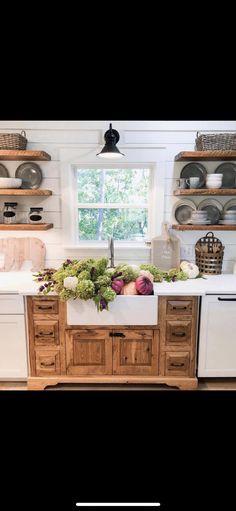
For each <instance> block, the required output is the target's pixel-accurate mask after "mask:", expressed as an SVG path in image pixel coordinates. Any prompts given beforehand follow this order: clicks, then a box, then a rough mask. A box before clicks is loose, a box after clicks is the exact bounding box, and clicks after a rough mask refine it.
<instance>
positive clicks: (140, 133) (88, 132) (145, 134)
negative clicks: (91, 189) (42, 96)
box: [0, 121, 236, 273]
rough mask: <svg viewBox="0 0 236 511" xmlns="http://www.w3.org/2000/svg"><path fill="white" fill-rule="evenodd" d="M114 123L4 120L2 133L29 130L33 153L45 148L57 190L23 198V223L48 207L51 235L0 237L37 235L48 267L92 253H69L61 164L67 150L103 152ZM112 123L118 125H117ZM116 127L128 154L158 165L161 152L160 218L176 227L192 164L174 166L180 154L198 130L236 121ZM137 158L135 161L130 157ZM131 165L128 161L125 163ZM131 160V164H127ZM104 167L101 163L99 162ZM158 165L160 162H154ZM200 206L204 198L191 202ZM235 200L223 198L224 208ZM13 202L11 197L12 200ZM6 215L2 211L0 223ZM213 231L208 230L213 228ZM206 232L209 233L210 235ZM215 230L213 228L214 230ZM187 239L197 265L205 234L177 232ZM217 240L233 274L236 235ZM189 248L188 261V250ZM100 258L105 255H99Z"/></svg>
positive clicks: (47, 175)
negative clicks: (182, 179) (179, 186)
mask: <svg viewBox="0 0 236 511" xmlns="http://www.w3.org/2000/svg"><path fill="white" fill-rule="evenodd" d="M109 122H110V121H107V122H106V121H0V132H19V131H20V130H22V129H24V130H25V131H26V134H27V139H28V145H27V149H42V150H44V151H47V152H48V153H49V154H50V155H51V161H49V162H38V163H39V165H40V167H41V169H42V173H43V182H42V184H41V186H42V188H48V189H50V190H52V191H53V195H52V196H51V197H45V198H41V197H32V198H30V197H17V202H18V208H17V209H18V215H19V216H18V218H19V221H24V219H25V218H26V215H27V213H28V210H29V208H30V206H34V205H35V206H36V205H38V206H43V208H44V218H45V221H46V222H52V223H53V224H54V229H52V230H49V231H31V232H30V231H25V233H22V232H20V231H11V232H9V233H8V232H7V231H0V238H3V237H7V236H16V237H23V236H34V237H37V238H40V239H41V240H42V241H44V242H45V244H46V257H47V259H46V266H47V267H58V266H59V265H60V264H61V262H62V261H63V260H64V259H65V258H66V257H80V256H81V257H84V256H86V255H87V254H88V253H89V252H86V251H85V250H83V252H82V251H81V252H79V251H78V250H68V249H65V248H63V243H62V215H61V183H60V170H61V169H60V165H61V155H62V153H63V151H64V150H65V149H67V152H68V150H69V151H70V149H71V151H72V152H73V151H75V149H78V150H79V149H85V150H86V149H87V150H88V151H89V152H90V153H91V151H94V154H96V152H98V149H100V147H101V144H103V134H104V132H105V131H106V130H107V129H108V124H109ZM111 122H112V121H111ZM113 128H115V129H117V130H118V131H119V133H120V142H119V148H120V149H121V150H122V152H124V153H126V154H127V158H129V156H128V155H134V154H135V151H136V149H137V150H138V151H139V154H140V151H142V152H143V155H145V157H144V159H145V160H146V161H152V162H153V157H152V156H151V155H152V154H155V150H156V149H160V150H161V161H159V163H158V165H159V168H160V170H161V171H162V173H163V172H164V183H165V190H164V208H163V207H161V208H160V210H159V211H158V215H159V216H160V217H161V219H162V220H165V221H168V222H171V223H172V222H174V218H173V213H172V211H173V206H174V204H175V202H176V201H177V200H178V197H174V196H173V190H174V188H175V179H176V178H178V177H179V175H180V172H181V169H182V167H183V166H184V165H186V163H187V162H174V157H175V155H176V154H177V153H178V152H180V151H184V150H186V151H187V150H193V149H194V141H195V136H196V132H197V131H201V132H213V131H214V132H215V131H219V132H222V131H236V121H219V122H217V121H202V122H201V121H173V122H172V121H113ZM130 158H131V156H130ZM123 161H124V163H125V159H124V160H123ZM126 161H128V159H126ZM2 163H4V165H5V166H6V167H7V169H8V171H9V174H10V176H12V177H13V176H14V175H15V170H16V168H17V167H18V166H19V164H20V163H22V162H18V161H13V162H10V161H5V162H2ZM98 163H99V164H100V163H101V162H100V161H99V162H98ZM153 163H155V162H153ZM203 164H204V165H205V166H206V168H207V171H208V172H213V171H214V169H215V168H216V166H217V165H219V164H220V162H203ZM190 199H191V200H193V201H194V202H195V203H196V204H198V203H199V202H200V201H201V200H203V197H194V198H191V197H190ZM229 199H230V197H222V198H219V201H220V202H221V203H222V204H224V203H225V202H227V201H228V200H229ZM5 200H7V199H6V198H5V197H3V196H2V197H0V210H1V209H2V206H3V202H4V201H5ZM8 200H9V198H8ZM1 221H2V219H1V212H0V222H1ZM207 230H208V229H207ZM207 230H206V232H207ZM209 230H210V229H209ZM174 234H175V235H178V236H179V238H180V239H181V251H182V257H183V258H187V259H192V260H194V245H195V243H196V241H197V240H198V238H199V237H200V236H202V235H204V231H203V232H202V231H194V232H178V234H177V233H176V231H175V232H174ZM216 235H217V236H218V237H219V238H220V239H221V241H222V242H223V243H224V245H225V257H224V264H223V271H224V272H227V273H230V272H232V268H233V262H234V261H235V260H236V232H233V231H232V232H221V231H217V232H216ZM186 249H187V251H188V252H187V253H188V257H186V252H185V250H186ZM99 255H100V254H99ZM116 256H117V257H116V262H118V260H122V259H124V258H125V259H126V260H128V259H129V257H130V258H131V259H132V260H133V261H135V257H134V256H133V254H132V255H131V254H130V255H129V253H128V252H127V253H126V254H125V255H124V254H122V253H118V252H117V253H116ZM140 258H141V259H142V260H145V259H146V260H147V258H148V251H147V250H146V249H145V250H144V251H143V255H142V252H140V253H139V254H138V256H137V257H136V260H140Z"/></svg>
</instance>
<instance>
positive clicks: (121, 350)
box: [111, 328, 159, 376]
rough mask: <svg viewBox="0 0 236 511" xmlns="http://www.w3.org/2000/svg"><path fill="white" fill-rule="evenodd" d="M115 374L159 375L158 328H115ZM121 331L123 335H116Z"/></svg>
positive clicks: (113, 332)
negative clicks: (129, 329)
mask: <svg viewBox="0 0 236 511" xmlns="http://www.w3.org/2000/svg"><path fill="white" fill-rule="evenodd" d="M111 333H112V334H113V338H112V339H113V374H128V375H135V374H138V375H143V376H144V375H158V369H159V368H158V353H159V332H158V330H153V331H151V330H134V331H125V330H124V331H123V329H122V328H121V329H119V330H118V329H117V330H113V331H112V332H111ZM117 333H121V334H122V336H123V337H116V336H115V334H117Z"/></svg>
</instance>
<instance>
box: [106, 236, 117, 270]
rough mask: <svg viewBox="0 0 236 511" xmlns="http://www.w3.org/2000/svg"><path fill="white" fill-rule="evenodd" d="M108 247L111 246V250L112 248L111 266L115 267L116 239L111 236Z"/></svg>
mask: <svg viewBox="0 0 236 511" xmlns="http://www.w3.org/2000/svg"><path fill="white" fill-rule="evenodd" d="M108 243H109V244H108V247H109V250H110V257H109V259H110V261H111V265H110V268H115V265H114V239H113V238H112V237H111V238H110V239H109V242H108Z"/></svg>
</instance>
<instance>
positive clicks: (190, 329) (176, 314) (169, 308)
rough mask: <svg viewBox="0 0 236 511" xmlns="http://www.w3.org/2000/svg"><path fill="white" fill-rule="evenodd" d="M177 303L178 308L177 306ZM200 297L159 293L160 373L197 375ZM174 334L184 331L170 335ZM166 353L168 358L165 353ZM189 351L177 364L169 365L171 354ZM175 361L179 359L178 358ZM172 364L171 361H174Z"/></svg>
mask: <svg viewBox="0 0 236 511" xmlns="http://www.w3.org/2000/svg"><path fill="white" fill-rule="evenodd" d="M178 306H179V308H178ZM198 306H199V300H198V298H197V297H195V296H190V297H189V296H179V297H176V296H172V297H171V296H168V297H167V296H160V297H159V318H160V374H161V375H163V376H171V374H173V376H176V374H180V375H182V376H184V375H185V376H187V375H189V376H190V377H193V376H194V377H195V375H196V351H197V320H198ZM173 332H174V333H177V334H178V333H181V334H185V335H184V336H182V335H181V337H180V336H179V335H172V334H173ZM167 352H168V353H169V358H168V357H166V353H167ZM184 352H185V353H188V357H186V359H185V360H181V362H180V363H181V364H182V365H180V366H179V369H178V367H177V366H176V367H175V366H174V365H173V366H172V365H171V364H172V362H170V361H171V360H172V359H171V356H172V355H173V356H175V355H176V356H179V353H180V354H181V353H184ZM177 363H178V360H177ZM173 364H174V362H173Z"/></svg>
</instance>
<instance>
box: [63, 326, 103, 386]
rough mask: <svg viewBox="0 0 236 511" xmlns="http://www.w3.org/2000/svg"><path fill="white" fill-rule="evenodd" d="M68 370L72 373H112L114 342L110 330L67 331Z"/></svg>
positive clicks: (68, 372)
mask: <svg viewBox="0 0 236 511" xmlns="http://www.w3.org/2000/svg"><path fill="white" fill-rule="evenodd" d="M66 372H67V374H70V375H75V376H77V375H83V374H112V342H111V339H110V337H109V331H108V330H105V329H104V330H95V329H91V330H90V329H85V328H83V329H78V330H67V331H66Z"/></svg>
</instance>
